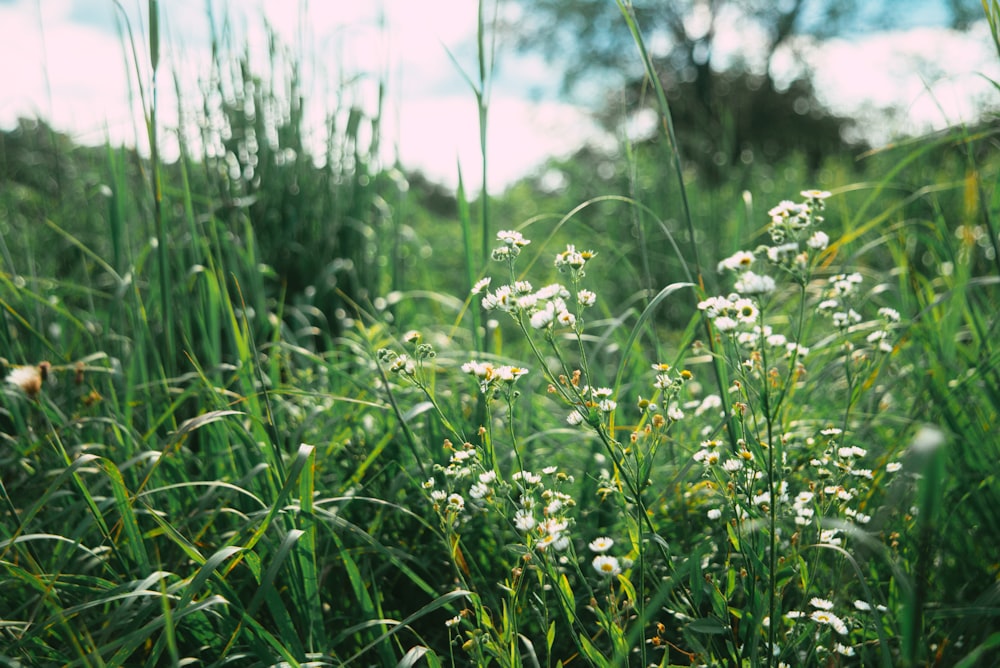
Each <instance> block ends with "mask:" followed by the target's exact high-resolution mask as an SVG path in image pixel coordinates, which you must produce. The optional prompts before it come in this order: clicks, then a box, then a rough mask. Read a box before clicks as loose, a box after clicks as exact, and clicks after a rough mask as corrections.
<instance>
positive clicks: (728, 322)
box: [712, 315, 739, 332]
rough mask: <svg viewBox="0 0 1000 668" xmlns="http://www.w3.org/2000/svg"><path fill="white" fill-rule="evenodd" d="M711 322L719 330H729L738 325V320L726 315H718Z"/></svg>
mask: <svg viewBox="0 0 1000 668" xmlns="http://www.w3.org/2000/svg"><path fill="white" fill-rule="evenodd" d="M712 322H714V323H715V328H716V329H717V330H719V331H720V332H731V331H733V330H734V329H736V327H737V326H738V325H739V323H738V322H736V321H735V320H733V319H732V318H730V317H729V316H728V315H720V316H719V317H718V318H716V319H715V320H713V321H712Z"/></svg>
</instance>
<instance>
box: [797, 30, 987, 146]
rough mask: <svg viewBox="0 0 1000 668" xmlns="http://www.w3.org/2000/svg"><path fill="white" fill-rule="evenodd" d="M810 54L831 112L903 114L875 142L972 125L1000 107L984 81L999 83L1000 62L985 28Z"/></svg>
mask: <svg viewBox="0 0 1000 668" xmlns="http://www.w3.org/2000/svg"><path fill="white" fill-rule="evenodd" d="M807 52H808V54H809V55H808V56H807V59H808V63H809V65H810V66H811V68H812V69H813V71H814V77H815V78H814V81H815V84H816V89H817V91H818V93H819V95H820V97H821V99H822V100H823V101H824V102H826V104H828V105H829V107H830V108H831V109H832V110H833V111H835V112H837V113H841V114H845V115H849V114H852V113H854V112H856V111H857V110H858V109H865V108H868V109H871V108H873V107H874V108H876V109H888V108H895V109H897V110H899V111H901V112H902V114H901V116H900V118H899V122H898V123H897V124H896V125H879V124H878V123H876V124H875V125H873V126H870V127H869V128H868V131H867V132H868V134H869V135H870V136H869V137H868V138H869V140H872V141H874V142H879V141H886V140H888V139H891V138H892V136H894V135H897V134H901V133H904V134H905V133H920V132H927V131H929V130H934V129H940V128H943V127H946V126H948V125H951V124H955V123H963V122H974V121H976V120H977V119H978V118H979V115H980V113H981V112H982V111H983V110H984V109H985V107H986V106H989V105H992V106H993V107H994V108H995V107H997V106H998V105H1000V96H998V95H997V93H996V89H995V88H993V86H992V85H991V84H990V83H989V82H988V81H987V80H986V79H985V78H984V77H990V78H993V79H994V80H1000V58H998V56H997V53H996V51H995V49H994V47H993V44H992V40H991V38H990V36H989V33H988V27H987V25H986V22H985V21H982V22H980V23H978V24H977V25H975V26H973V28H972V29H971V30H970V31H969V32H967V33H962V32H957V31H954V30H947V29H942V28H927V27H922V28H913V29H910V30H906V31H899V32H889V33H876V34H872V35H867V36H864V37H861V38H858V39H854V40H847V39H834V40H830V41H828V42H825V43H822V44H817V45H812V47H811V48H810V49H808V51H807ZM882 121H883V123H884V122H886V121H887V117H885V115H882Z"/></svg>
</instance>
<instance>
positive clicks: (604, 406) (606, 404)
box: [597, 399, 618, 413]
mask: <svg viewBox="0 0 1000 668" xmlns="http://www.w3.org/2000/svg"><path fill="white" fill-rule="evenodd" d="M617 407H618V403H617V402H615V401H614V400H613V399H602V400H601V401H600V403H598V404H597V409H598V410H599V411H601V412H602V413H610V412H611V411H613V410H614V409H616V408H617Z"/></svg>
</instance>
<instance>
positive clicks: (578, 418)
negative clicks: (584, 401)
mask: <svg viewBox="0 0 1000 668" xmlns="http://www.w3.org/2000/svg"><path fill="white" fill-rule="evenodd" d="M566 422H567V423H569V424H571V425H573V426H574V427H575V426H576V425H578V424H581V423H582V422H583V415H581V414H580V411H573V412H572V413H570V414H569V415H567V416H566Z"/></svg>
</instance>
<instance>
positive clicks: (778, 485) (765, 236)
mask: <svg viewBox="0 0 1000 668" xmlns="http://www.w3.org/2000/svg"><path fill="white" fill-rule="evenodd" d="M150 7H151V8H152V9H153V10H154V12H155V11H156V8H157V3H156V2H151V3H150ZM484 7H485V5H484ZM622 7H623V9H624V10H625V17H624V18H623V20H629V15H628V12H627V3H623V5H622ZM994 9H995V8H994ZM997 14H1000V12H996V11H993V12H992V13H991V14H990V16H995V15H997ZM152 26H153V27H150V29H149V30H150V32H149V33H148V34H147V35H146V36H145V39H144V40H142V41H144V42H145V46H139V43H138V42H139V41H140V40H136V42H135V44H134V45H133V42H132V40H127V49H128V55H127V58H129V59H135V60H138V59H142V58H146V59H147V60H150V61H151V62H152V61H155V59H156V54H157V47H156V45H157V42H158V35H157V32H156V28H155V23H153V24H152ZM490 27H491V26H490V21H489V17H488V13H487V12H485V11H483V12H481V19H480V32H479V58H480V60H479V62H478V63H477V66H476V68H474V70H475V71H476V72H478V75H477V76H473V77H470V78H469V83H470V85H471V87H472V89H473V92H472V94H473V95H475V97H476V98H477V100H478V102H479V109H480V117H481V120H482V121H483V122H484V123H485V122H486V121H487V120H488V113H489V95H488V88H489V77H490V69H491V67H492V65H491V63H492V59H493V54H492V51H491V49H492V46H491V44H492V38H491V36H490ZM632 27H633V28H634V34H635V37H636V41H637V46H638V47H639V50H638V53H639V54H641V53H642V47H643V35H642V32H641V28H642V27H641V26H638V25H633V26H632ZM225 43H226V40H220V44H225ZM283 53H284V52H280V51H277V50H276V51H275V52H274V53H272V54H271V58H272V60H271V61H270V62H268V63H266V64H265V63H259V64H258V63H253V62H250V61H249V60H247V59H245V58H244V54H236V53H227V52H225V50H224V49H220V50H219V51H218V52H217V56H216V57H217V61H216V62H215V63H214V71H215V72H216V74H217V75H218V76H219V79H217V80H215V85H216V86H218V87H219V88H218V89H217V90H215V91H211V90H209V91H207V92H206V100H205V104H206V105H208V104H209V101H210V100H213V99H220V97H221V98H225V97H226V95H228V94H229V93H230V92H232V91H237V92H239V91H242V92H241V93H239V94H238V95H237V97H236V98H235V99H232V100H230V101H229V103H227V105H226V106H225V108H223V109H207V110H206V118H210V119H215V121H217V122H218V123H220V124H221V125H220V126H218V127H213V126H209V125H205V126H202V127H201V131H202V132H204V135H203V141H204V142H205V143H206V145H208V144H210V143H211V142H212V141H214V140H213V139H212V137H220V136H223V135H228V136H230V137H231V138H233V139H232V141H229V140H227V141H225V142H222V143H221V144H219V145H218V146H217V147H216V148H218V152H217V154H216V155H215V157H214V158H208V159H205V158H203V157H201V156H196V155H193V154H190V153H187V152H185V153H183V154H182V156H181V159H180V160H179V161H178V162H177V163H173V164H165V163H164V164H161V161H158V160H157V159H156V158H155V150H154V151H152V153H153V156H152V157H151V158H150V159H142V158H140V157H139V156H138V154H136V153H134V152H132V151H128V150H124V149H119V148H117V147H113V146H110V145H109V146H107V147H104V148H103V149H100V150H97V151H92V150H91V151H88V150H84V149H73V148H72V147H69V146H65V145H62V144H60V143H59V139H58V135H57V134H55V133H42V134H41V137H42V139H40V140H38V139H37V137H36V138H35V141H36V143H35V144H31V143H30V141H28V140H26V143H25V145H24V146H23V147H20V148H18V150H23V151H25V155H28V156H41V155H45V156H48V157H49V158H51V160H48V161H40V162H39V163H38V164H41V165H43V168H42V171H43V172H44V173H45V174H47V173H48V172H49V171H50V168H51V169H52V170H55V169H56V167H53V165H56V166H58V165H62V166H63V167H65V166H66V165H82V166H83V167H80V168H79V169H80V171H78V172H73V171H72V170H66V171H65V172H62V171H61V172H59V173H60V174H61V176H60V178H61V179H62V182H61V187H60V188H59V189H55V190H51V191H46V190H44V188H43V186H42V185H39V184H44V183H46V181H45V179H40V180H38V181H37V182H33V183H29V184H28V185H25V184H23V183H11V184H9V185H8V184H3V185H2V187H0V212H3V214H4V215H3V216H0V226H3V227H2V231H3V234H2V235H0V257H2V258H3V271H2V273H0V313H2V318H3V321H2V323H0V346H2V347H0V356H2V358H3V359H2V361H3V374H4V377H5V379H6V380H5V381H4V382H3V385H2V388H0V437H2V439H0V471H2V474H3V475H2V488H0V496H2V498H0V520H2V521H0V569H2V573H3V575H2V576H0V619H2V624H0V655H2V657H3V659H4V662H5V663H6V664H9V665H73V666H90V665H94V666H103V665H121V666H125V665H128V666H132V665H149V666H153V665H179V664H181V663H185V662H195V663H199V664H205V665H331V666H346V665H424V664H426V665H430V666H437V665H455V666H458V665H501V666H522V665H538V666H541V665H546V666H557V665H577V664H579V665H607V666H621V665H636V666H645V665H692V664H709V665H755V666H756V665H781V664H785V665H882V666H909V665H913V666H916V665H967V666H971V665H988V664H989V663H990V661H992V660H994V659H995V658H996V657H997V652H998V647H1000V635H998V634H997V633H996V632H995V630H994V629H995V628H996V624H995V622H996V619H997V615H998V614H1000V586H998V584H997V582H998V577H1000V572H998V566H997V558H996V554H995V553H994V552H995V550H994V549H993V548H994V546H995V545H996V544H997V542H998V537H1000V524H998V520H997V515H996V513H995V510H994V509H995V508H996V507H997V504H998V503H1000V498H998V497H1000V484H998V482H997V478H996V474H995V473H994V471H993V469H994V463H995V462H996V461H997V459H998V457H1000V441H998V439H997V437H996V424H997V420H998V407H1000V375H998V369H1000V353H998V351H997V346H996V343H995V342H996V341H997V328H998V325H997V315H996V314H997V312H998V309H997V304H998V299H997V290H998V289H1000V257H998V255H1000V254H998V246H1000V237H998V231H1000V230H998V225H997V222H996V215H997V211H998V210H1000V193H998V191H997V189H996V187H995V184H996V179H997V169H998V162H997V160H996V157H995V155H993V154H992V153H991V152H990V149H991V147H992V145H993V142H994V141H995V133H994V132H993V131H992V130H991V129H990V128H988V127H987V128H981V129H968V130H967V129H955V130H953V131H949V132H947V133H942V134H940V135H937V136H934V137H928V138H923V139H921V140H919V141H914V142H911V143H909V144H904V145H900V146H898V147H895V148H893V149H891V150H885V151H881V152H878V153H876V154H873V155H871V156H868V157H866V158H865V162H864V165H865V170H866V174H865V175H864V176H863V178H862V175H860V174H859V173H858V172H856V171H853V170H854V167H853V166H852V165H850V163H849V162H847V161H846V160H844V159H843V158H832V159H831V161H830V162H829V163H828V164H827V166H826V167H825V169H824V170H821V174H823V175H824V176H826V177H828V179H829V180H828V181H823V182H820V183H809V182H808V181H807V180H806V175H805V174H804V173H803V171H802V170H801V169H800V166H797V165H796V164H795V163H794V162H793V163H790V164H788V165H781V166H768V167H767V168H766V169H765V168H764V167H760V171H758V172H753V173H749V175H748V174H743V175H740V176H741V178H740V179H737V178H736V177H735V175H734V178H733V179H731V180H730V181H727V182H724V183H723V184H722V185H721V186H719V187H718V188H709V187H708V186H706V185H705V184H702V183H699V182H698V181H697V180H696V179H692V178H691V175H690V174H687V173H686V172H685V170H684V167H683V156H679V155H677V154H676V152H673V153H671V152H669V151H668V152H667V153H664V152H663V148H662V145H660V146H653V147H652V148H650V147H633V149H634V150H627V151H624V152H623V154H622V155H623V157H622V158H621V162H622V164H621V165H618V166H617V167H616V170H617V173H618V174H620V175H624V176H625V178H624V181H619V180H615V179H610V180H604V181H601V180H593V179H592V178H591V176H590V175H586V174H573V173H572V171H571V170H572V168H573V165H563V169H564V170H565V171H566V172H567V173H569V174H570V176H571V177H572V178H571V179H570V180H569V182H568V185H567V186H566V187H565V188H563V189H562V190H561V191H560V192H558V193H554V194H551V193H550V194H548V195H546V194H543V193H540V192H537V191H532V190H530V189H529V188H528V187H527V186H526V185H522V186H519V187H518V188H515V189H513V190H512V191H510V192H508V193H506V194H504V195H502V196H494V197H493V198H488V197H487V194H486V193H482V194H481V195H480V196H479V197H476V196H475V195H474V194H470V193H471V189H470V190H468V191H467V190H466V189H465V187H464V184H465V182H466V177H467V176H468V175H467V174H465V173H463V179H462V184H463V186H462V188H461V189H460V191H459V193H458V197H457V199H456V201H455V203H454V204H455V207H456V210H455V211H454V213H453V215H451V216H449V217H448V220H447V221H445V220H442V219H439V218H438V217H436V216H435V215H434V214H432V213H429V212H428V211H424V210H420V208H419V204H418V202H419V197H418V195H419V193H410V194H407V193H406V187H405V184H404V183H403V182H402V176H401V175H400V174H399V173H398V172H395V171H388V172H386V171H382V170H380V169H379V167H378V161H377V159H376V158H375V156H374V154H372V153H371V152H370V150H371V147H370V146H369V145H367V144H366V143H365V140H364V139H362V137H364V136H366V135H367V131H365V130H364V129H363V128H362V125H364V124H366V123H367V124H370V125H371V127H372V128H377V127H378V124H379V121H380V119H378V118H368V117H366V115H365V114H364V113H363V112H362V111H360V110H358V109H349V110H341V109H337V110H330V111H331V114H332V115H333V114H337V113H343V112H346V117H347V118H348V119H349V122H348V123H346V124H345V125H344V126H343V127H341V128H340V129H339V130H337V131H331V132H333V134H332V135H331V137H330V138H329V140H330V141H329V142H328V145H329V146H330V147H331V149H330V152H329V153H328V154H327V155H325V156H322V159H319V160H313V159H312V158H316V157H320V156H310V155H309V152H308V149H307V148H306V146H305V142H304V141H303V133H304V125H303V122H304V121H303V119H302V117H301V109H300V108H298V107H296V106H295V105H294V104H292V105H291V106H290V107H289V106H288V105H284V104H283V103H282V99H283V98H282V95H283V93H279V92H278V91H276V90H271V89H268V88H267V86H266V85H263V83H264V82H265V81H267V80H268V77H267V76H262V77H260V76H255V75H254V71H255V68H256V67H264V68H265V71H264V72H263V74H264V75H267V74H269V73H274V72H273V71H274V70H280V72H281V74H282V76H285V75H288V80H290V81H292V82H296V81H297V80H296V76H297V75H296V72H297V69H296V63H295V62H294V59H286V58H285V56H284V55H282V54H283ZM623 57H624V56H623ZM636 57H637V58H639V57H640V56H639V55H637V56H636ZM130 62H131V60H130ZM162 68H163V65H162V64H161V66H160V77H161V83H162V77H163V76H164V72H165V71H166V70H163V69H162ZM267 68H271V72H268V71H267ZM226 77H230V78H229V79H227V78H226ZM136 83H137V89H136V90H137V94H138V95H139V96H140V98H141V102H142V105H143V108H144V109H145V110H146V112H147V122H148V125H149V129H151V130H155V127H156V120H155V116H156V114H155V111H156V110H155V104H154V102H153V100H154V96H152V95H149V94H148V93H149V91H148V90H145V89H143V86H144V85H146V83H147V82H141V81H137V82H136ZM296 85H298V84H296ZM293 90H295V91H299V92H301V91H302V90H303V89H301V88H297V87H295V86H293ZM223 91H224V92H225V93H226V94H225V95H223V94H221V93H223ZM660 92H661V91H657V90H656V88H655V87H654V94H657V95H658V94H659V93H660ZM216 93H220V95H216ZM658 97H662V96H661V95H658ZM265 109H286V111H287V114H284V115H283V114H282V113H278V114H277V115H275V116H268V114H267V113H266V112H263V111H261V110H265ZM251 110H257V113H251ZM658 111H659V113H660V114H661V116H662V117H663V118H664V119H665V123H664V127H666V128H671V127H672V126H671V123H670V122H669V114H670V110H669V107H668V105H667V104H666V102H665V100H662V99H661V104H660V105H659V108H658ZM144 130H145V129H144ZM671 131H676V132H682V131H683V128H676V129H673V130H671ZM145 136H150V137H152V138H153V141H154V142H155V137H156V132H155V131H154V132H151V133H148V134H146V135H145ZM271 136H277V137H278V140H277V143H273V142H268V141H259V140H260V139H261V138H263V137H271ZM251 137H253V138H254V141H250V138H251ZM49 141H51V142H52V145H53V146H54V147H55V149H56V150H55V151H54V152H53V153H51V155H50V154H48V153H45V151H46V150H48V149H47V148H46V146H47V145H46V144H45V142H49ZM676 144H677V142H676V141H669V142H667V143H666V145H667V146H668V147H669V146H676ZM250 146H256V149H255V151H256V152H255V153H254V155H253V156H252V159H251V156H250V155H249V153H248V151H249V148H248V147H250ZM484 146H485V145H484ZM290 151H291V153H290ZM63 152H65V153H63ZM292 153H294V154H295V155H296V158H295V159H292V160H289V156H291V155H292ZM11 155H14V154H13V153H11ZM233 161H235V163H234V164H235V168H233V169H228V168H226V169H220V167H223V166H227V165H228V166H229V167H232V166H233V165H232V164H230V163H233ZM480 167H481V172H482V175H483V177H484V181H485V175H486V173H487V171H488V168H489V157H488V156H487V155H485V150H484V155H483V164H482V165H481V166H480ZM59 169H62V167H59ZM744 177H745V178H744ZM574 179H578V182H575V181H574ZM623 183H624V185H622V184H623ZM293 185H294V186H295V188H294V191H295V194H294V196H293V194H292V190H290V188H292V186H293ZM747 185H749V186H750V188H749V189H748V188H747ZM619 186H622V187H619ZM813 186H819V187H821V188H825V189H829V190H830V191H831V192H829V193H826V192H820V191H814V192H813V191H806V192H800V191H803V190H804V189H806V188H810V187H813ZM604 188H606V189H607V190H606V191H603V190H600V189H604ZM783 200H788V201H785V202H782V201H783ZM81 203H87V204H86V206H84V205H82V204H81ZM772 207H773V208H772ZM498 232H499V235H498ZM459 238H461V239H462V241H461V242H460V243H459V242H456V241H455V240H456V239H459ZM789 244H795V247H794V248H792V246H790V245H789ZM692 248H697V251H698V252H697V256H695V254H694V252H693V251H692V250H691V249H692ZM487 278H489V279H490V280H489V282H488V283H487V282H486V281H485V279H487ZM481 279H482V282H481V283H480V280H481ZM771 280H773V281H774V282H773V285H772V283H771V282H770V281H771ZM529 283H530V285H529ZM473 286H476V289H475V292H471V291H470V288H473ZM505 286H506V287H505Z"/></svg>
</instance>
